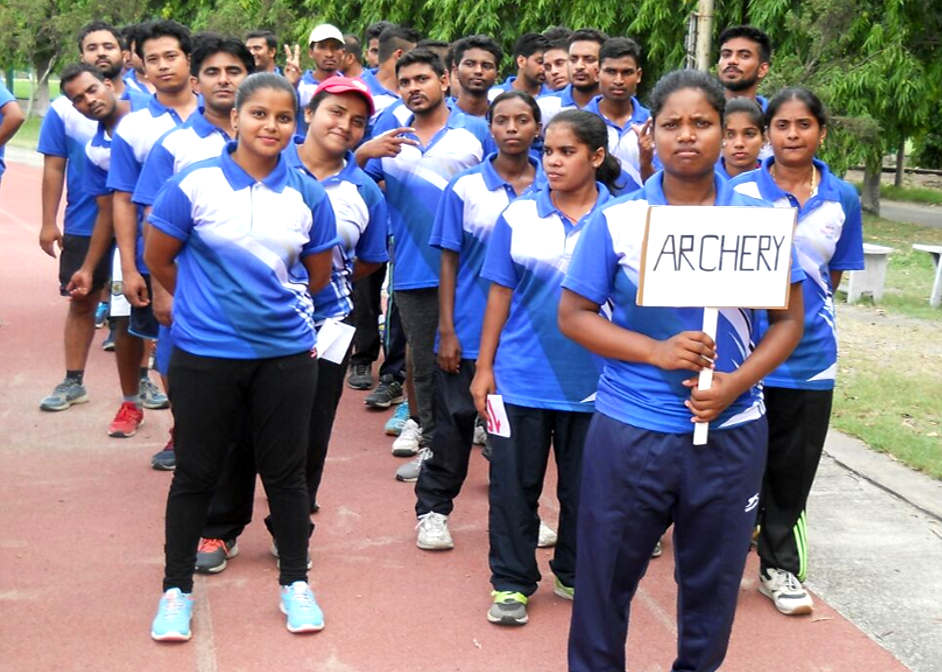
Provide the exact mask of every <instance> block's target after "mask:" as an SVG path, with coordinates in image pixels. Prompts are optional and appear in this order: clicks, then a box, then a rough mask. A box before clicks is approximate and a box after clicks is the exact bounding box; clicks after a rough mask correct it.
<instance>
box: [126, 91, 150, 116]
mask: <svg viewBox="0 0 942 672" xmlns="http://www.w3.org/2000/svg"><path fill="white" fill-rule="evenodd" d="M150 99H151V94H150V93H144V92H142V91H138V90H137V89H132V88H131V87H130V86H125V87H124V93H122V94H121V100H126V101H128V102H129V103H131V111H132V112H136V111H137V110H142V109H144V108H145V107H147V106H148V104H150Z"/></svg>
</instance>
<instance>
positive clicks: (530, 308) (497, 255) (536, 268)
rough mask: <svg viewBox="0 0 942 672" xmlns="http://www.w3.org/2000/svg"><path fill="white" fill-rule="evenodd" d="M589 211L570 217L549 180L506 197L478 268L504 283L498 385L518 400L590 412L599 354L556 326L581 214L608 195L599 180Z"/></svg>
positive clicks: (582, 223) (496, 365)
mask: <svg viewBox="0 0 942 672" xmlns="http://www.w3.org/2000/svg"><path fill="white" fill-rule="evenodd" d="M598 190H599V196H598V200H597V201H596V204H595V206H594V207H593V209H592V211H591V212H590V213H588V214H587V215H586V216H585V217H583V218H582V219H581V220H579V221H578V222H576V223H575V224H573V223H572V222H570V221H569V219H567V218H566V216H565V215H563V214H562V213H561V212H559V210H557V209H556V206H554V205H553V202H552V199H551V197H550V190H549V188H548V187H547V186H543V187H541V188H539V189H536V190H532V191H529V192H527V193H526V194H524V195H522V196H520V197H519V198H517V199H516V200H514V201H513V202H511V203H510V205H508V206H507V208H506V209H505V210H504V212H503V213H502V214H501V215H500V217H498V219H497V223H496V224H495V225H494V230H493V231H492V232H491V239H490V242H489V243H488V247H487V255H486V256H485V259H484V267H483V268H482V269H481V276H482V277H484V278H486V279H487V280H490V281H492V282H496V283H497V284H499V285H503V286H504V287H510V288H512V289H513V290H514V291H513V298H512V299H511V303H510V313H509V314H508V316H507V322H506V324H505V325H504V329H503V331H501V334H500V343H499V345H498V348H497V355H496V357H495V358H494V377H495V378H496V381H497V392H498V394H501V395H503V397H504V400H505V401H507V402H509V403H511V404H515V405H517V406H527V407H530V408H547V409H555V410H560V411H580V412H586V413H591V412H592V411H593V404H592V402H591V400H590V397H591V396H592V394H593V393H594V392H595V389H596V386H597V384H598V379H599V361H600V360H599V358H597V357H595V356H594V355H593V354H592V353H590V352H589V351H588V350H586V349H585V348H583V347H582V346H581V345H578V344H577V343H575V342H574V341H571V340H569V339H568V338H566V337H565V336H563V334H562V333H561V332H560V331H559V327H558V326H557V322H556V313H557V310H558V307H559V297H560V295H561V294H562V287H561V285H560V283H561V282H562V280H563V277H564V276H565V274H566V270H567V268H568V267H569V260H570V258H571V256H572V250H573V249H574V248H575V246H576V243H577V242H578V240H579V237H580V236H581V234H582V232H583V230H584V229H585V223H586V221H587V220H588V219H589V218H590V217H591V214H592V213H593V212H595V211H596V210H597V209H598V208H599V207H600V206H602V205H603V204H604V203H606V202H607V201H608V200H609V193H608V190H607V189H606V188H605V187H604V186H603V185H601V184H599V185H598Z"/></svg>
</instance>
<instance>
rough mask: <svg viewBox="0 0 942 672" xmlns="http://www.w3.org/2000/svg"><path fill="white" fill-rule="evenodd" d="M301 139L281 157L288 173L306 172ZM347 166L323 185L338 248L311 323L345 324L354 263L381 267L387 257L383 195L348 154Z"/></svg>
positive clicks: (349, 302) (290, 145) (293, 143)
mask: <svg viewBox="0 0 942 672" xmlns="http://www.w3.org/2000/svg"><path fill="white" fill-rule="evenodd" d="M303 142H304V139H303V138H298V137H296V138H295V142H292V143H290V144H289V145H288V146H287V148H285V151H284V153H283V157H284V159H285V162H286V163H287V164H288V167H289V168H293V169H295V170H299V171H301V172H303V173H304V174H305V175H307V176H309V177H311V178H312V179H316V178H314V176H313V175H312V174H311V173H310V172H308V170H307V168H306V167H305V165H304V162H303V161H301V157H300V156H298V145H300V144H303ZM345 161H346V164H345V165H344V167H343V169H342V170H341V171H340V172H339V173H337V174H336V175H331V176H330V177H328V178H326V179H324V180H321V181H320V184H321V186H323V187H324V190H325V191H326V192H327V196H328V197H329V198H330V204H331V206H332V207H333V210H334V217H335V219H336V221H337V235H338V236H339V238H340V244H339V245H337V246H336V247H335V248H334V252H333V269H332V270H331V273H330V282H328V283H327V286H326V287H324V289H322V290H321V291H320V292H318V294H317V296H315V297H314V321H315V323H316V324H320V323H321V322H322V321H324V320H325V319H327V318H328V317H333V318H338V319H343V318H345V317H346V316H347V315H349V314H350V312H351V311H352V310H353V299H352V292H353V281H352V278H353V263H354V261H355V260H357V259H359V260H360V261H365V262H373V263H382V262H384V261H387V260H388V259H389V255H388V254H387V253H386V223H387V219H388V215H387V213H386V200H385V199H384V198H383V192H382V191H380V188H379V187H378V186H376V183H375V182H374V181H373V180H372V179H370V177H369V176H368V175H367V174H366V173H364V172H363V171H362V170H360V168H359V166H357V162H356V159H354V158H353V153H352V152H348V153H347V157H346V159H345Z"/></svg>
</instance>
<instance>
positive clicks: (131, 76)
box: [121, 68, 152, 96]
mask: <svg viewBox="0 0 942 672" xmlns="http://www.w3.org/2000/svg"><path fill="white" fill-rule="evenodd" d="M121 79H123V80H124V85H125V86H126V87H127V88H129V89H132V90H134V91H137V92H138V93H143V94H144V95H145V96H151V95H152V94H151V92H150V89H148V88H147V87H146V86H145V85H144V83H143V82H142V81H141V80H139V79H138V78H137V71H136V70H135V69H134V68H131V69H130V70H128V71H127V72H125V73H124V75H122V77H121Z"/></svg>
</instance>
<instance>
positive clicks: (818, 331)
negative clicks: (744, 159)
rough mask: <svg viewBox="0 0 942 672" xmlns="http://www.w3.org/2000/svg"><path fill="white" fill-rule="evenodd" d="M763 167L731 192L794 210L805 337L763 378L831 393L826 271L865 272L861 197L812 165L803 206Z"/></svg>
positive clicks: (832, 332)
mask: <svg viewBox="0 0 942 672" xmlns="http://www.w3.org/2000/svg"><path fill="white" fill-rule="evenodd" d="M774 163H775V159H774V157H773V158H769V159H766V160H765V161H764V162H763V163H762V167H761V168H759V169H757V170H752V171H749V172H748V173H743V174H742V175H739V176H737V177H735V178H734V179H733V180H732V181H731V182H730V185H731V186H732V188H734V189H735V190H736V191H738V192H740V193H742V194H746V195H748V196H752V197H754V198H762V199H764V200H766V201H768V202H769V203H771V204H772V205H774V206H775V207H777V208H796V209H797V210H798V226H797V227H796V228H795V252H796V254H797V257H798V262H799V263H800V264H801V268H802V269H803V270H804V272H805V277H806V280H805V282H804V285H803V287H802V289H803V292H802V293H803V295H804V300H805V333H804V335H802V337H801V342H800V343H799V344H798V346H797V347H796V348H795V349H794V350H793V351H792V354H791V355H790V356H789V358H788V359H787V360H786V361H785V363H784V364H782V365H781V366H780V367H779V368H777V369H776V370H775V371H773V372H772V373H770V374H769V375H768V376H766V378H765V384H766V385H768V386H771V387H787V388H792V389H805V390H830V389H832V388H833V387H834V379H835V376H836V373H837V323H836V320H835V315H834V288H833V287H832V286H831V271H853V270H859V269H862V268H863V267H864V259H863V230H862V226H861V213H860V198H859V197H858V196H857V190H856V189H854V187H853V186H851V185H850V184H848V183H847V182H845V181H844V180H841V179H840V178H838V177H836V176H835V175H834V174H833V173H831V171H830V169H828V167H827V164H825V163H824V162H822V161H818V160H817V159H815V160H814V165H815V166H817V168H818V170H819V171H820V173H821V182H820V184H819V185H818V191H817V193H816V194H814V195H813V196H812V197H811V198H809V199H808V200H807V201H806V202H805V205H804V206H803V207H799V204H798V201H797V200H796V199H795V197H794V196H792V195H791V194H789V193H786V192H785V191H783V190H782V189H781V188H779V186H778V185H777V184H776V183H775V180H774V179H772V175H771V173H770V172H769V169H770V168H771V167H772V165H773V164H774Z"/></svg>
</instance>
